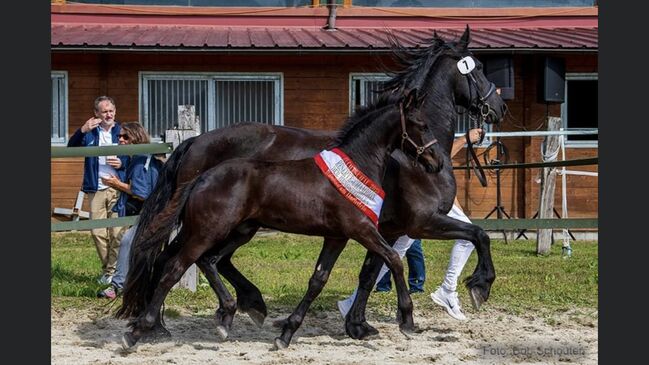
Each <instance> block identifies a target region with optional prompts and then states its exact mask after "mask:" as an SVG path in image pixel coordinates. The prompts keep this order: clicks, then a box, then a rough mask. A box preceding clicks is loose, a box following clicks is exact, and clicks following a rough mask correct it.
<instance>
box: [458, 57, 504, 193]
mask: <svg viewBox="0 0 649 365" xmlns="http://www.w3.org/2000/svg"><path fill="white" fill-rule="evenodd" d="M465 76H466V78H467V82H468V83H469V95H472V92H471V85H472V84H473V86H474V87H475V90H476V94H478V99H477V102H475V103H473V102H471V103H470V104H471V106H473V105H475V106H476V107H477V109H478V111H479V113H480V122H478V121H477V120H476V119H477V118H471V120H475V121H476V123H475V126H474V128H481V129H482V133H480V140H479V141H478V144H481V143H482V141H483V140H484V137H485V132H484V128H482V125H483V124H484V123H485V122H486V120H487V116H488V115H489V113H490V112H491V111H494V112H495V110H494V109H493V108H492V107H491V105H489V103H488V102H487V98H489V96H491V94H493V93H494V91H496V85H495V84H494V83H493V82H489V90H488V91H487V93H486V94H485V95H484V96H482V95H480V88H479V87H478V82H477V81H476V79H475V76H473V70H471V71H470V72H469V73H467V74H466V75H465ZM471 101H473V99H472V100H471ZM469 113H471V111H470V109H469ZM469 131H470V129H468V130H467V131H466V143H467V152H468V153H469V155H470V157H471V158H470V159H467V163H469V164H470V163H471V162H473V172H474V173H475V176H476V177H477V178H478V181H480V185H482V186H483V187H486V186H487V177H486V176H485V173H484V169H483V168H482V165H480V160H479V159H478V156H477V155H476V153H475V149H474V148H473V143H472V142H471V138H470V136H469Z"/></svg>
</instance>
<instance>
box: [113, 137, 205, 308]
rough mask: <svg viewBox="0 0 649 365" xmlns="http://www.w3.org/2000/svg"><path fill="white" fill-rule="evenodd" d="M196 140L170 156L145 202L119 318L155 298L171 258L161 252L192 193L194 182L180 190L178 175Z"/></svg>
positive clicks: (183, 144)
mask: <svg viewBox="0 0 649 365" xmlns="http://www.w3.org/2000/svg"><path fill="white" fill-rule="evenodd" d="M195 138H196V137H192V138H190V139H187V140H185V141H184V142H183V143H181V144H180V145H179V146H178V147H177V148H176V149H175V150H174V152H173V153H172V154H171V156H169V159H168V160H167V162H166V163H165V164H164V165H163V168H162V170H161V171H160V174H159V175H158V181H157V182H156V185H155V187H154V189H153V191H152V192H151V194H150V195H149V196H148V197H147V199H146V200H145V201H144V205H143V207H142V210H141V211H140V217H139V219H138V227H137V229H136V231H135V236H134V237H133V243H132V246H131V252H130V261H129V271H128V274H127V277H126V282H125V287H124V298H123V303H122V306H121V308H120V309H119V310H118V311H117V313H116V316H117V317H118V318H129V317H132V316H137V315H138V314H139V313H140V312H141V311H142V310H143V309H144V308H145V307H146V304H147V303H148V302H149V300H150V298H151V295H153V290H154V289H155V285H154V286H153V287H152V286H151V285H150V283H157V281H158V280H159V275H160V271H161V269H162V266H161V265H162V264H164V262H162V263H160V261H166V259H168V257H167V256H168V255H163V256H161V257H159V256H160V253H161V252H162V251H163V249H165V246H167V242H168V240H169V236H170V235H171V232H172V231H173V229H174V227H175V226H176V223H177V221H178V217H179V216H180V214H181V212H182V207H183V205H184V203H185V201H186V199H187V197H188V196H189V192H190V191H191V189H187V187H188V186H191V185H192V183H193V181H190V182H187V183H184V184H182V185H180V186H178V187H176V175H177V171H178V169H179V167H180V164H181V161H182V159H183V156H184V155H185V153H186V152H187V150H188V149H189V147H190V146H191V145H192V143H194V140H195ZM156 262H157V263H156Z"/></svg>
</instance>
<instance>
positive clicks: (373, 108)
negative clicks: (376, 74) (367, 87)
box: [328, 94, 402, 148]
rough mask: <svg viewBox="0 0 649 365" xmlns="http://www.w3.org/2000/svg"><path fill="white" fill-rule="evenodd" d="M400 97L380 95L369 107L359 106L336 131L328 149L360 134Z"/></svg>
mask: <svg viewBox="0 0 649 365" xmlns="http://www.w3.org/2000/svg"><path fill="white" fill-rule="evenodd" d="M401 99H402V97H401V96H400V95H396V94H382V95H381V97H380V98H379V100H377V101H376V102H375V103H372V104H370V105H366V106H361V107H359V108H358V109H356V110H355V111H354V113H353V114H352V115H351V116H349V117H348V118H347V120H345V123H344V124H343V126H342V127H341V128H340V129H339V130H338V134H337V135H336V138H335V140H334V141H332V142H331V143H330V145H329V146H328V148H329V147H332V146H337V145H340V144H342V143H343V142H345V141H348V140H349V139H352V138H355V136H357V135H359V134H361V133H362V132H363V131H364V130H365V129H366V128H367V127H369V126H370V125H371V124H372V122H373V121H374V120H375V119H376V118H378V117H379V116H381V115H383V114H385V109H386V108H389V107H394V106H395V105H397V103H398V102H399V101H401Z"/></svg>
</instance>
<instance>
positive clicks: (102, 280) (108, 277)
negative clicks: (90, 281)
mask: <svg viewBox="0 0 649 365" xmlns="http://www.w3.org/2000/svg"><path fill="white" fill-rule="evenodd" d="M97 282H98V283H99V284H101V285H108V284H110V283H111V282H113V275H107V274H104V275H102V276H101V277H100V278H99V279H97Z"/></svg>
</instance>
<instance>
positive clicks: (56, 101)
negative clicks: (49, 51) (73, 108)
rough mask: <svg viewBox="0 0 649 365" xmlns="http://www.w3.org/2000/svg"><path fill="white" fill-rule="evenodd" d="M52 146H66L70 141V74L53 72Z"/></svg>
mask: <svg viewBox="0 0 649 365" xmlns="http://www.w3.org/2000/svg"><path fill="white" fill-rule="evenodd" d="M50 81H51V84H52V114H51V117H52V118H51V119H52V124H51V128H52V136H51V139H50V143H51V144H65V143H66V142H67V139H68V73H67V72H66V71H52V73H51V78H50Z"/></svg>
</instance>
